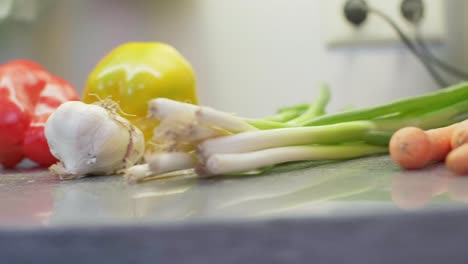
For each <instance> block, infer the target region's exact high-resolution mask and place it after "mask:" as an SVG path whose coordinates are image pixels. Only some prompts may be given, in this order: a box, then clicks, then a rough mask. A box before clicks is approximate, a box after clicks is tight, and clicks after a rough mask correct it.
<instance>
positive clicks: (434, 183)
mask: <svg viewBox="0 0 468 264" xmlns="http://www.w3.org/2000/svg"><path fill="white" fill-rule="evenodd" d="M467 204H468V178H465V177H456V176H454V175H452V174H451V173H449V172H447V171H446V169H445V168H444V166H443V165H434V166H432V167H429V168H427V169H425V170H421V171H401V170H400V169H399V168H398V167H396V166H395V165H394V164H393V163H392V161H391V160H390V158H389V157H388V156H377V157H369V158H362V159H355V160H351V161H344V162H336V163H323V162H322V163H314V162H304V163H296V164H291V165H288V166H287V167H283V168H278V169H276V170H275V171H272V172H269V173H267V174H266V175H256V176H255V175H254V176H242V177H240V176H230V177H222V178H217V179H208V180H200V179H197V178H195V177H194V176H193V175H190V174H188V175H185V176H182V177H178V178H174V179H166V180H158V181H150V182H146V183H143V184H135V185H131V184H127V183H126V182H125V181H124V179H123V178H122V177H119V176H105V177H93V178H83V179H79V180H74V181H60V180H58V179H57V178H56V177H54V176H53V175H51V174H49V173H48V172H47V171H43V170H24V171H4V172H1V175H0V208H1V210H0V248H1V251H2V252H1V255H2V256H3V258H4V259H7V260H9V261H8V262H2V263H28V260H30V259H32V258H34V259H35V261H38V262H36V263H41V260H42V261H44V263H53V262H50V261H51V260H56V261H64V260H65V259H66V261H67V263H83V262H81V260H84V259H86V257H85V256H88V258H89V259H88V260H92V259H93V260H97V259H99V260H102V261H104V262H105V260H107V261H112V263H136V262H138V261H147V260H149V259H154V260H159V261H160V262H155V263H239V262H246V261H247V260H249V261H247V262H246V263H286V262H287V263H303V262H308V260H311V258H312V259H321V260H325V263H335V262H336V263H340V262H342V261H344V260H346V262H347V263H375V260H379V261H378V262H379V263H395V262H398V263H414V262H406V261H411V260H413V259H414V258H417V259H418V261H417V262H418V263H419V262H423V261H424V262H425V263H440V261H441V260H443V259H442V258H444V257H446V256H447V257H448V256H451V261H450V263H466V261H464V260H466V259H468V253H464V252H465V251H466V250H465V249H466V247H465V246H464V245H465V244H466V242H465V237H466V235H468V227H465V225H464V224H463V222H465V219H466V217H468V210H467ZM77 252H82V253H83V254H81V255H80V254H78V253H77ZM70 254H71V255H70ZM75 255H76V256H77V257H79V258H78V259H77V258H70V257H71V256H75ZM80 256H81V257H80ZM89 256H93V257H92V258H91V257H89ZM125 256H126V257H125ZM250 260H255V261H253V262H252V261H250ZM419 260H420V261H419ZM15 261H17V262H15ZM22 261H23V262H22ZM435 261H439V262H435ZM458 261H461V262H458ZM463 261H464V262H463ZM85 263H89V262H86V261H85Z"/></svg>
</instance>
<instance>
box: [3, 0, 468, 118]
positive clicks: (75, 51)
mask: <svg viewBox="0 0 468 264" xmlns="http://www.w3.org/2000/svg"><path fill="white" fill-rule="evenodd" d="M377 1H381V2H387V1H386V0H377ZM377 1H374V2H377ZM324 2H327V1H319V0H236V1H220V0H175V1H174V0H173V1H171V0H155V1H151V0H135V1H128V0H98V1H95V0H82V1H72V0H63V1H58V0H0V62H1V63H3V62H6V61H8V60H11V59H15V58H27V59H32V60H36V61H38V62H39V63H40V64H42V65H43V66H45V67H46V68H47V69H48V70H50V71H51V72H53V73H55V74H56V75H59V76H61V77H63V78H65V79H67V80H69V81H70V82H71V83H73V84H74V85H75V87H76V88H77V89H78V90H79V91H82V89H83V86H84V83H85V81H86V78H87V75H88V74H89V73H90V72H91V71H92V69H93V68H94V66H95V65H96V63H97V62H98V61H99V60H100V59H101V58H102V57H103V56H104V55H106V54H107V53H108V52H109V51H110V50H111V49H113V48H114V47H116V46H118V45H119V44H122V43H125V42H129V41H161V42H166V43H169V44H171V45H173V46H174V47H175V48H177V49H178V50H179V51H180V52H181V53H182V54H183V55H184V56H185V57H186V58H187V59H188V60H189V61H190V62H191V63H192V65H193V67H194V69H195V72H196V74H197V83H198V84H197V86H198V93H199V97H200V100H201V103H203V104H205V105H209V106H212V107H215V108H218V109H221V110H225V111H231V112H235V113H238V114H241V115H244V116H251V117H257V116H262V115H267V114H270V113H272V112H273V111H274V110H275V109H277V108H278V107H280V106H283V105H288V104H294V103H300V102H304V101H310V100H312V99H313V98H314V96H315V95H316V92H317V90H316V88H317V84H318V83H319V82H320V81H326V82H328V83H329V85H330V87H331V90H332V101H331V104H330V108H329V109H330V110H331V111H338V110H340V109H342V108H343V107H345V106H370V105H376V104H380V103H383V102H388V101H389V100H393V99H397V98H401V97H404V96H410V95H416V94H420V93H423V92H428V91H431V90H435V89H438V86H437V85H436V84H435V83H434V82H433V80H432V79H431V78H430V76H429V75H428V73H427V72H426V71H425V70H424V68H423V67H422V66H421V64H420V63H419V62H418V61H417V59H416V58H415V57H414V56H413V55H412V54H411V53H410V52H409V51H408V50H407V49H406V48H405V47H404V46H403V45H402V44H401V43H398V42H395V43H386V44H384V45H382V44H381V45H372V44H369V45H366V44H364V45H349V46H346V45H343V46H340V47H332V46H330V45H329V43H327V40H326V39H327V37H326V36H327V34H328V33H329V31H330V30H331V28H332V27H333V23H334V21H330V14H328V13H327V12H329V11H327V12H325V11H324V10H326V8H325V7H324ZM435 2H439V3H438V4H437V10H436V11H437V12H439V13H440V14H439V15H440V17H441V18H442V21H441V23H439V24H440V25H439V26H440V27H442V28H443V35H442V36H441V37H440V39H439V40H438V41H435V42H431V44H430V48H431V50H432V51H433V52H434V53H435V54H436V55H437V56H438V57H440V58H442V59H444V60H446V61H448V62H450V63H451V64H452V65H456V66H457V67H459V68H462V69H466V68H468V56H466V55H465V54H468V45H467V44H468V29H467V28H468V18H466V17H465V14H464V13H465V12H464V11H465V10H468V1H464V0H426V1H425V3H426V6H427V8H428V9H429V10H430V8H431V5H432V4H431V3H435ZM325 5H326V4H325ZM431 12H433V11H431ZM337 23H338V22H337ZM383 26H387V25H383ZM455 81H456V79H451V82H455ZM308 98H310V99H308Z"/></svg>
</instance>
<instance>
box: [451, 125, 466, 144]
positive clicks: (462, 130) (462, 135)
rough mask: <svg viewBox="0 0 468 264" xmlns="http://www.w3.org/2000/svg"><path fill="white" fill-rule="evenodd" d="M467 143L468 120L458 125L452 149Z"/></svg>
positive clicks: (454, 133)
mask: <svg viewBox="0 0 468 264" xmlns="http://www.w3.org/2000/svg"><path fill="white" fill-rule="evenodd" d="M465 143H468V120H465V121H463V122H461V123H458V124H457V127H456V128H455V129H454V130H453V133H452V139H451V145H452V148H457V147H459V146H461V145H463V144H465Z"/></svg>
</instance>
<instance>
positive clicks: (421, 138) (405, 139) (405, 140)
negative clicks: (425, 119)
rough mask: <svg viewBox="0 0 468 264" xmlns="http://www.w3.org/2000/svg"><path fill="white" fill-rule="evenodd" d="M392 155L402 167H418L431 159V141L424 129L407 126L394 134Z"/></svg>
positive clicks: (391, 145) (391, 147) (390, 147)
mask: <svg viewBox="0 0 468 264" xmlns="http://www.w3.org/2000/svg"><path fill="white" fill-rule="evenodd" d="M389 150H390V156H391V157H392V159H393V160H394V161H395V162H396V163H398V164H399V165H400V166H401V167H403V168H406V169H418V168H421V167H423V166H424V165H426V164H427V163H428V162H430V161H431V141H430V140H429V137H428V136H427V134H426V133H425V132H424V130H422V129H420V128H417V127H405V128H402V129H400V130H398V131H397V132H395V134H394V135H393V136H392V138H391V140H390V144H389Z"/></svg>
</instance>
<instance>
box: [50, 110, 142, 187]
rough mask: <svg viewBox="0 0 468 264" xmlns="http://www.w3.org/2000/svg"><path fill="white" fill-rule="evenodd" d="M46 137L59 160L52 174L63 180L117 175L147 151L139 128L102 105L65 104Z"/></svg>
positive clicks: (57, 113) (53, 116)
mask: <svg viewBox="0 0 468 264" xmlns="http://www.w3.org/2000/svg"><path fill="white" fill-rule="evenodd" d="M107 105H108V104H107ZM45 136H46V138H47V142H48V144H49V147H50V149H51V153H52V155H54V157H56V158H57V159H58V160H59V163H57V164H55V165H52V166H51V167H50V170H51V171H52V172H54V173H56V174H58V175H59V176H60V177H62V178H79V177H83V176H86V175H106V174H113V173H117V172H118V171H120V170H123V169H125V168H128V167H130V166H132V165H134V164H135V163H137V162H138V161H139V160H140V159H141V158H142V156H143V154H144V148H145V143H144V137H143V133H142V132H141V131H140V130H139V129H138V128H136V127H135V126H133V125H132V124H131V123H130V122H129V121H128V120H126V119H124V118H122V117H120V116H119V115H118V114H116V111H115V109H108V108H105V107H103V106H101V105H99V103H98V104H85V103H83V102H78V101H71V102H66V103H64V104H62V105H61V106H60V107H58V108H57V109H56V111H55V112H54V113H53V114H52V115H51V116H50V117H49V119H48V120H47V123H46V125H45Z"/></svg>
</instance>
